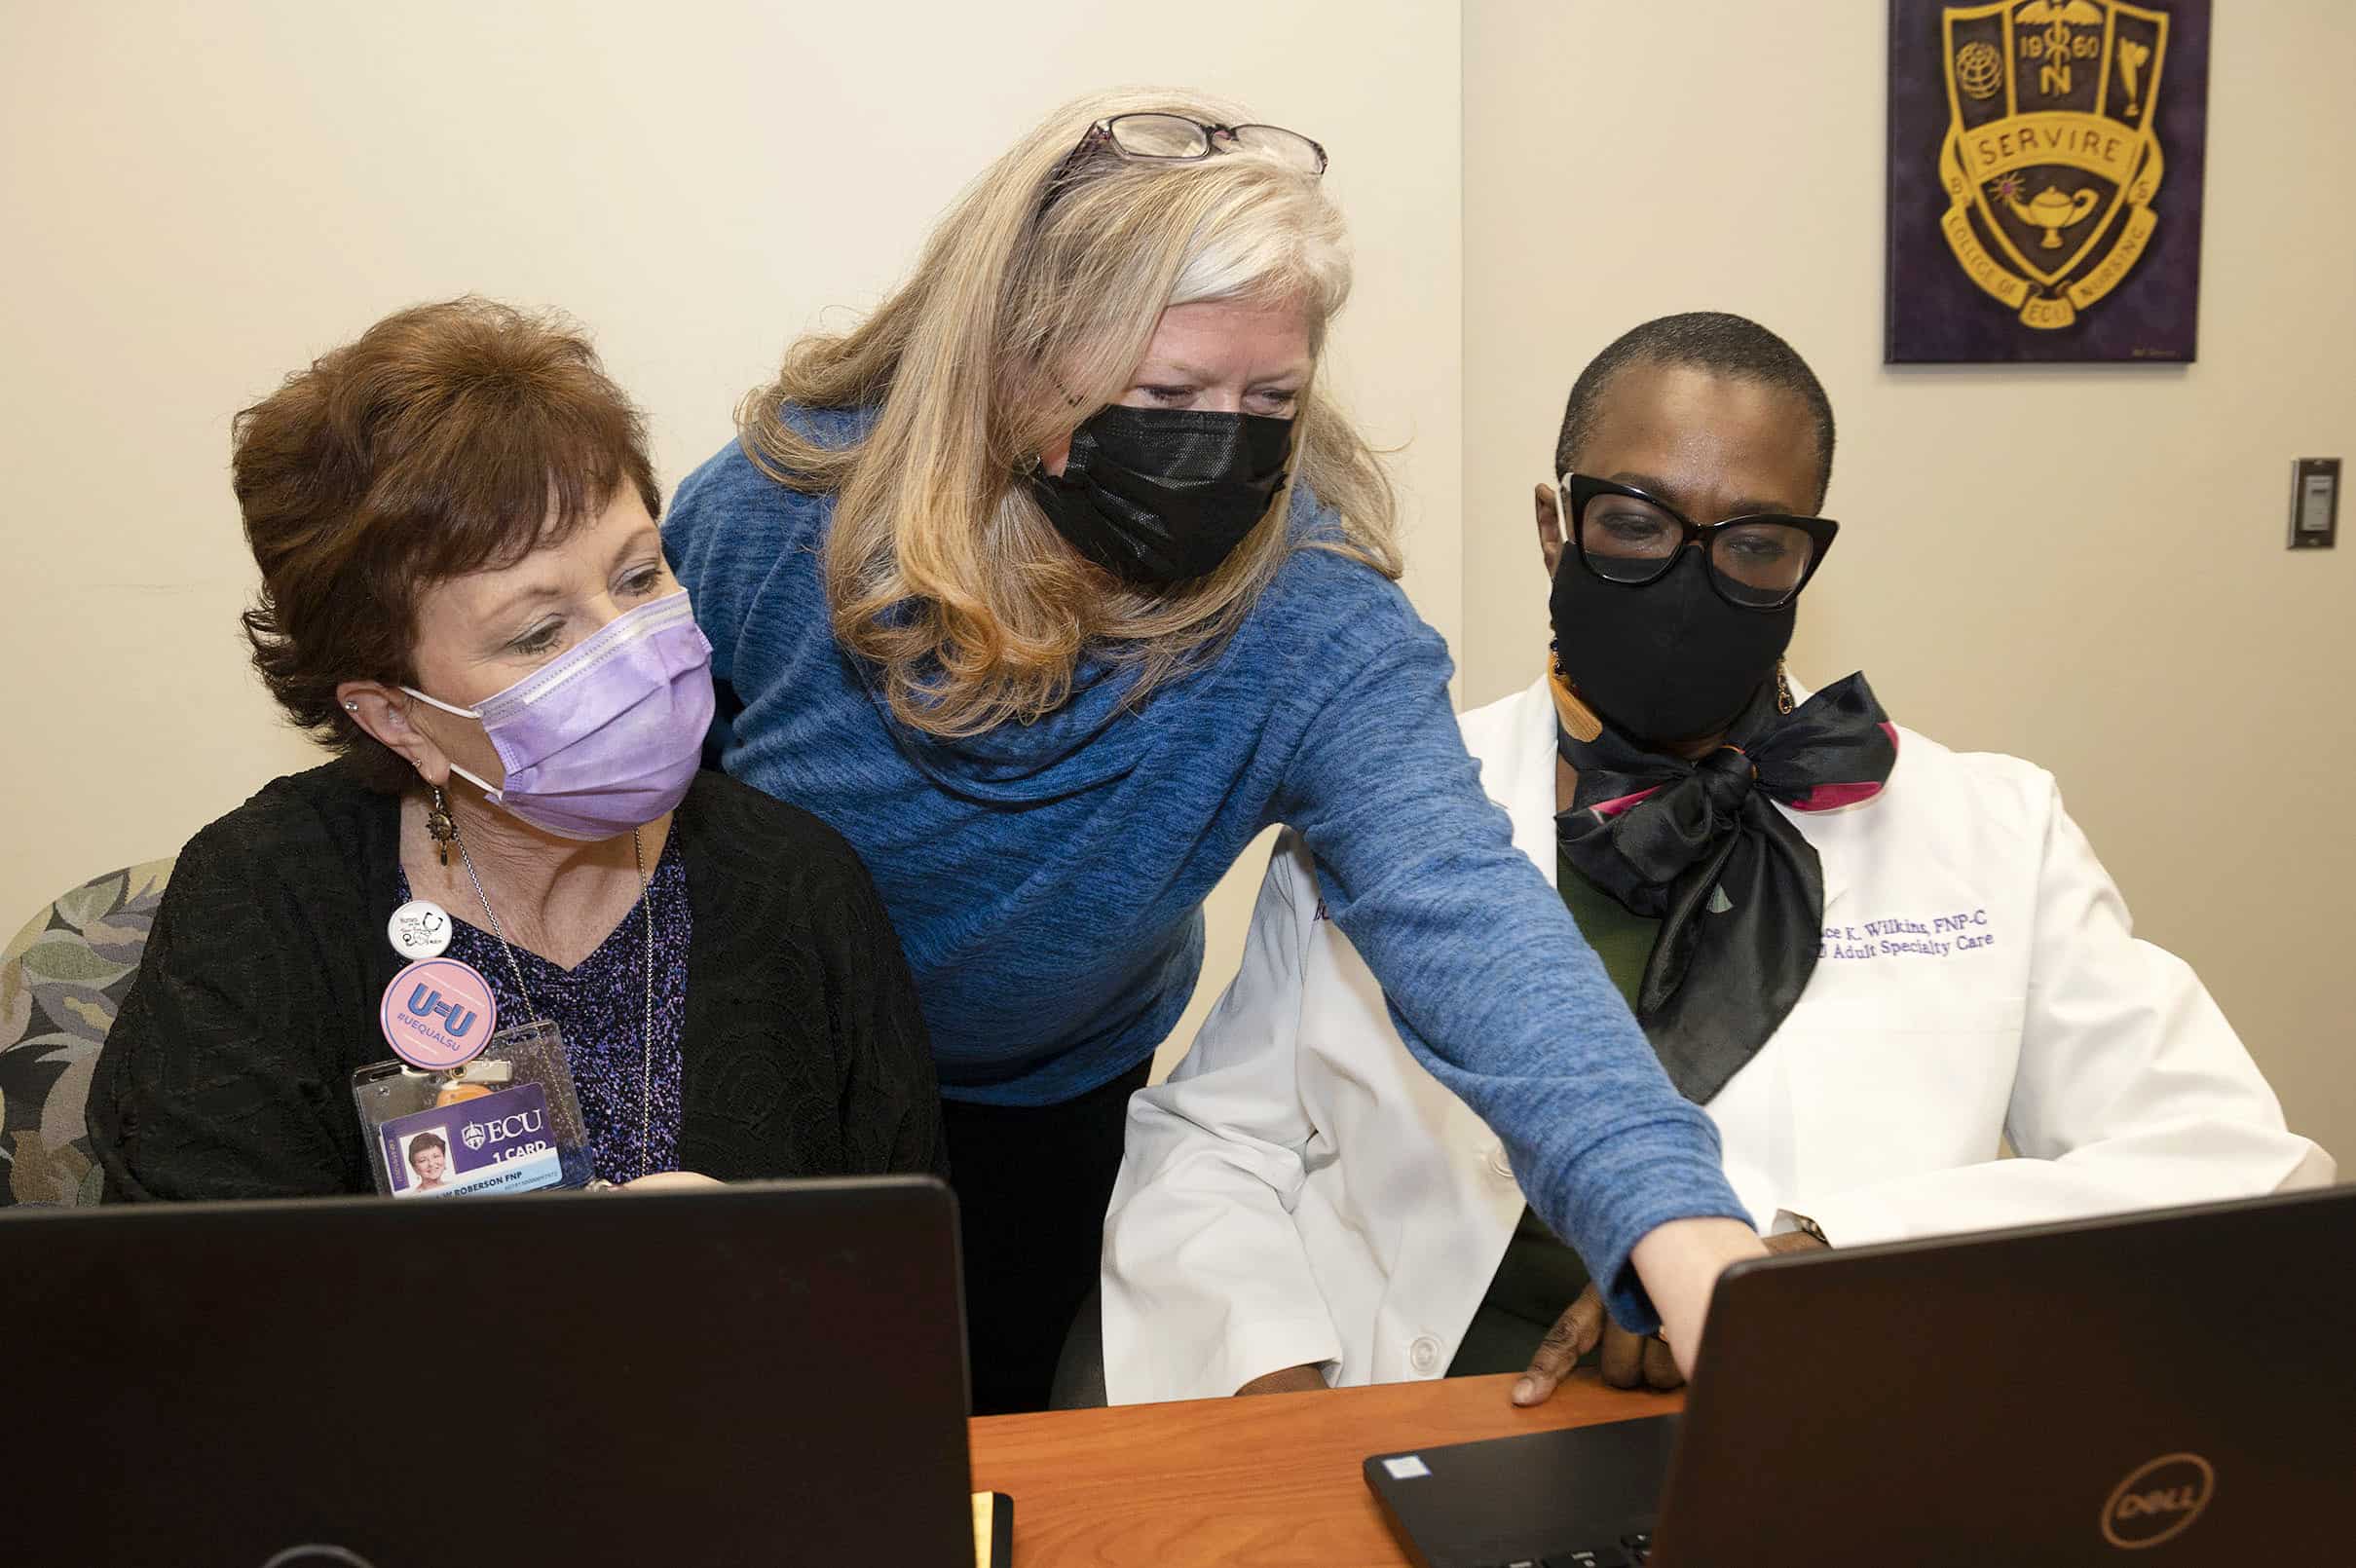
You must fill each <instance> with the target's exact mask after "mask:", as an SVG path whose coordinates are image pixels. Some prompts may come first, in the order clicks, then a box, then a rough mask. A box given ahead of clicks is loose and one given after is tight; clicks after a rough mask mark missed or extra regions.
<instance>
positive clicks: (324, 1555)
mask: <svg viewBox="0 0 2356 1568" xmlns="http://www.w3.org/2000/svg"><path fill="white" fill-rule="evenodd" d="M262 1568H372V1565H371V1564H370V1563H369V1561H368V1559H367V1558H365V1557H363V1556H361V1555H360V1554H359V1553H358V1552H356V1551H347V1550H345V1549H343V1548H342V1547H330V1546H325V1545H322V1544H318V1543H315V1544H313V1545H311V1546H307V1547H288V1548H287V1549H285V1550H284V1551H281V1552H280V1553H279V1554H278V1555H277V1556H275V1557H273V1558H271V1559H270V1560H269V1561H268V1562H266V1563H264V1564H262Z"/></svg>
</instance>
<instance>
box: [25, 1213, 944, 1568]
mask: <svg viewBox="0 0 2356 1568" xmlns="http://www.w3.org/2000/svg"><path fill="white" fill-rule="evenodd" d="M963 1322H964V1320H963V1315H962V1310H961V1303H960V1299H959V1284H958V1270H957V1246H956V1219H955V1207H954V1201H953V1199H952V1198H951V1196H950V1193H949V1191H948V1189H947V1188H946V1187H944V1186H942V1185H941V1184H940V1183H939V1182H937V1181H934V1180H931V1179H929V1178H914V1177H910V1178H899V1177H879V1178H873V1179H847V1180H825V1181H805V1182H784V1183H761V1184H748V1185H744V1186H735V1187H728V1188H723V1189H718V1190H712V1191H696V1192H677V1193H662V1194H654V1195H645V1196H640V1195H633V1194H627V1193H617V1194H612V1195H594V1194H583V1193H573V1192H563V1193H549V1194H545V1195H527V1196H517V1197H494V1198H474V1199H466V1198H462V1199H460V1200H458V1201H456V1202H452V1203H443V1204H403V1203H388V1202H386V1201H384V1200H383V1199H381V1198H362V1199H355V1200H346V1199H312V1200H305V1201H299V1202H282V1203H281V1202H271V1203H245V1204H200V1205H162V1204H159V1205H149V1206H141V1207H137V1208H125V1209H109V1210H79V1211H64V1212H49V1213H41V1212H35V1211H29V1210H18V1211H14V1212H12V1213H8V1214H6V1215H5V1216H0V1344H5V1346H6V1347H7V1362H6V1363H7V1367H8V1373H7V1387H8V1393H7V1398H8V1402H9V1408H10V1412H11V1413H10V1415H9V1417H8V1423H7V1424H8V1430H9V1436H8V1440H7V1441H6V1443H5V1444H4V1445H0V1447H5V1450H6V1453H7V1458H6V1460H5V1461H0V1495H4V1496H5V1497H6V1498H7V1502H8V1506H7V1522H6V1527H5V1528H6V1536H7V1540H8V1551H7V1554H8V1555H9V1556H10V1557H11V1558H12V1559H13V1560H14V1561H17V1562H21V1563H26V1564H33V1563H40V1564H53V1563H54V1564H60V1565H62V1564H73V1565H76V1568H82V1565H95V1564H125V1565H130V1564H139V1565H143V1568H152V1565H155V1564H160V1563H170V1564H173V1565H174V1568H183V1565H186V1568H198V1565H203V1568H215V1565H217V1568H450V1565H455V1564H515V1565H527V1564H528V1565H534V1568H540V1565H546V1568H573V1565H578V1568H591V1565H601V1564H607V1563H694V1564H698V1565H704V1564H711V1565H720V1564H748V1565H749V1564H761V1565H763V1568H777V1565H780V1564H792V1563H826V1564H830V1565H831V1564H851V1563H870V1562H873V1563H891V1564H895V1565H900V1564H905V1565H909V1568H950V1565H953V1564H954V1565H957V1568H969V1565H970V1564H972V1562H973V1561H974V1507H973V1503H972V1501H971V1487H970V1480H969V1475H968V1466H967V1457H966V1440H965V1434H966V1427H965V1415H966V1368H965V1336H964V1331H963Z"/></svg>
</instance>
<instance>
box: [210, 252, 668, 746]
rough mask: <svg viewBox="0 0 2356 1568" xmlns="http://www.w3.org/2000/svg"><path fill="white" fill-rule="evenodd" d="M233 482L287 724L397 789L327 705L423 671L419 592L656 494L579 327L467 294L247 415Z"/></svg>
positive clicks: (390, 330)
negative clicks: (354, 687) (418, 661)
mask: <svg viewBox="0 0 2356 1568" xmlns="http://www.w3.org/2000/svg"><path fill="white" fill-rule="evenodd" d="M231 430H232V433H231V447H230V481H231V486H232V488H233V489H235V491H236V492H237V498H238V507H239V509H240V510H241V511H242V512H243V514H244V521H245V539H246V541H247V542H248V543H249V544H251V545H252V547H253V559H254V564H255V565H256V566H258V567H260V568H261V570H262V588H261V592H260V594H259V595H258V596H257V597H256V599H255V601H254V605H253V608H252V609H250V610H248V611H246V612H245V614H244V616H243V619H244V624H245V636H246V640H247V641H248V642H249V643H251V644H252V647H253V662H254V667H255V668H256V669H258V670H259V671H260V672H261V675H262V682H263V684H264V685H266V686H267V687H269V688H270V694H271V695H272V696H274V697H276V698H278V700H279V705H280V707H282V708H284V709H285V710H286V712H287V714H288V715H289V716H290V717H291V718H292V719H293V720H294V722H295V724H297V725H298V726H300V727H301V728H305V729H308V730H310V731H311V732H312V733H313V734H315V735H316V736H318V739H319V740H320V741H322V742H323V743H325V744H326V745H327V746H329V747H331V748H333V749H334V750H336V751H339V752H342V753H344V754H345V755H347V756H349V757H352V758H353V759H355V761H356V762H357V763H359V764H360V765H361V766H362V769H363V772H364V775H365V776H366V777H367V778H368V780H369V782H371V783H372V784H374V785H376V786H377V787H378V788H381V789H387V790H396V789H398V788H400V787H401V786H402V785H403V784H404V783H406V782H408V781H409V780H410V779H411V778H412V777H413V775H412V774H411V773H410V770H409V768H408V765H407V764H405V763H403V762H402V761H401V760H400V759H399V758H398V757H397V756H395V755H394V754H393V752H392V751H391V750H390V749H388V748H386V747H384V746H382V745H380V744H378V743H377V741H376V740H375V739H374V738H372V737H371V736H370V735H369V734H368V733H367V731H365V730H363V729H361V728H360V727H359V726H358V725H357V724H355V722H354V721H353V719H352V716H351V715H350V714H348V713H346V712H345V711H344V708H343V705H342V704H341V703H340V702H338V701H337V700H336V696H335V689H336V687H337V685H338V684H339V683H341V682H344V681H352V680H373V681H384V682H388V683H392V684H398V685H414V684H415V683H416V672H415V669H414V668H413V662H412V657H411V655H412V653H413V650H412V649H411V647H410V641H411V636H412V633H413V631H414V629H415V620H416V612H417V598H418V594H419V592H420V590H422V589H423V588H424V587H426V586H427V585H428V584H429V583H431V582H433V581H435V580H437V579H446V578H454V577H463V576H464V575H466V574H467V573H468V572H473V571H477V570H479V569H481V568H483V567H486V566H492V565H500V566H505V565H510V564H512V563H514V562H516V561H519V560H521V559H522V558H523V557H524V556H526V555H528V554H529V553H531V552H532V550H534V549H535V548H537V547H539V546H541V545H542V544H554V543H559V542H561V541H563V540H564V539H565V538H566V537H567V536H569V535H570V534H571V533H572V532H573V531H574V530H575V529H576V528H578V527H580V524H581V523H582V522H584V521H586V520H587V519H589V518H591V517H593V516H595V515H596V514H597V513H598V512H600V511H602V510H604V509H605V507H606V506H607V505H609V504H611V503H612V502H613V499H614V497H615V495H616V494H617V492H618V491H619V489H620V487H621V486H623V485H625V484H626V485H629V486H630V487H631V488H633V489H634V490H636V491H637V493H638V495H639V497H640V499H641V500H643V501H644V502H645V503H646V508H647V512H648V514H649V515H650V516H654V517H660V516H661V515H662V493H661V492H660V491H659V490H657V489H656V488H655V485H654V464H653V463H652V462H651V461H650V460H649V458H648V456H647V436H646V422H645V420H644V419H643V418H642V417H641V416H640V414H639V412H638V410H637V409H636V408H635V407H633V406H632V405H631V403H630V400H629V399H628V398H627V397H625V396H623V395H622V392H621V389H620V388H618V387H617V386H616V385H615V384H614V383H613V382H612V381H611V380H610V379H608V377H607V376H606V373H605V370H604V368H603V367H602V366H600V365H599V364H598V362H597V354H596V351H594V350H593V349H591V348H590V347H589V341H588V339H587V338H586V337H584V336H582V335H581V333H580V329H579V328H577V327H574V326H572V325H570V324H569V323H567V322H565V321H564V320H563V319H561V318H559V317H534V316H528V315H526V314H524V313H523V312H521V311H518V310H514V309H512V308H510V307H508V306H505V305H500V304H497V303H495V302H493V301H491V300H486V299H478V298H473V297H468V298H465V299H455V300H449V301H446V302H443V303H441V304H436V305H420V306H416V307H414V308H412V309H410V310H405V311H400V312H397V313H396V314H394V315H392V316H388V317H385V318H384V319H383V320H381V321H379V322H377V323H376V325H374V326H372V327H370V328H369V329H368V330H367V331H365V332H363V333H361V334H360V335H359V337H358V338H356V339H355V340H354V341H353V342H351V343H348V344H346V345H344V346H343V347H342V348H340V349H335V350H332V351H330V352H329V353H327V354H325V355H321V356H320V357H319V358H318V359H317V360H315V361H313V362H312V364H311V365H310V367H309V368H307V369H304V370H298V371H296V372H295V373H294V374H293V375H291V376H289V377H287V378H286V382H285V385H283V386H281V387H280V388H279V390H278V391H277V392H272V393H271V394H270V395H269V396H268V397H265V398H263V399H262V400H261V401H260V402H258V403H256V404H254V405H253V406H252V407H251V408H248V409H246V410H244V411H243V413H241V414H239V415H238V417H237V420H236V423H235V424H234V425H233V426H232V428H231Z"/></svg>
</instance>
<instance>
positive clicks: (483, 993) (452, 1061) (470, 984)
mask: <svg viewBox="0 0 2356 1568" xmlns="http://www.w3.org/2000/svg"><path fill="white" fill-rule="evenodd" d="M377 1018H378V1023H379V1024H380V1025H381V1026H382V1027H383V1028H384V1031H385V1043H386V1044H388V1045H390V1046H392V1047H393V1055H394V1056H397V1057H399V1058H400V1059H401V1060H402V1061H403V1062H406V1063H408V1064H410V1065H411V1066H413V1067H423V1068H425V1069H427V1070H428V1071H439V1070H441V1069H443V1068H446V1067H457V1066H463V1065H465V1064H467V1063H469V1062H471V1061H473V1060H474V1059H475V1058H476V1057H478V1056H480V1055H481V1054H482V1049H483V1047H484V1046H485V1045H486V1044H488V1043H489V1042H490V1039H491V1031H492V1030H493V1029H494V1028H496V1027H498V1026H499V1002H498V1001H497V1000H496V999H495V998H494V997H493V996H492V994H491V983H490V982H489V981H487V980H485V979H483V977H482V971H480V970H478V969H476V968H475V967H474V966H473V965H472V964H469V963H462V962H460V961H459V960H458V959H456V958H421V959H419V960H418V961H417V962H416V963H413V964H411V965H410V966H409V967H408V968H406V969H404V970H402V971H401V972H400V973H399V974H397V975H394V976H393V984H392V985H390V986H387V987H386V988H385V1000H384V1002H383V1004H382V1005H381V1006H379V1007H378V1009H377Z"/></svg>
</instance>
